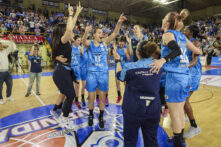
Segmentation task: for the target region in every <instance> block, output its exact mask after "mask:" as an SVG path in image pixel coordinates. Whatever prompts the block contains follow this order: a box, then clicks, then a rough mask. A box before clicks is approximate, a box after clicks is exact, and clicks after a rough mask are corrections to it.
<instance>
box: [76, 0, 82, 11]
mask: <svg viewBox="0 0 221 147" xmlns="http://www.w3.org/2000/svg"><path fill="white" fill-rule="evenodd" d="M82 9H83V7H82V6H81V2H80V1H79V3H78V5H77V10H76V13H77V14H80V13H81V11H82Z"/></svg>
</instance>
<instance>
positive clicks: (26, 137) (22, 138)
mask: <svg viewBox="0 0 221 147" xmlns="http://www.w3.org/2000/svg"><path fill="white" fill-rule="evenodd" d="M30 135H31V134H28V135H26V136H25V137H24V138H22V139H26V138H27V137H29V136H30ZM18 142H19V141H18V140H17V141H16V142H13V143H10V144H7V145H6V146H5V147H7V146H10V145H13V144H15V143H18Z"/></svg>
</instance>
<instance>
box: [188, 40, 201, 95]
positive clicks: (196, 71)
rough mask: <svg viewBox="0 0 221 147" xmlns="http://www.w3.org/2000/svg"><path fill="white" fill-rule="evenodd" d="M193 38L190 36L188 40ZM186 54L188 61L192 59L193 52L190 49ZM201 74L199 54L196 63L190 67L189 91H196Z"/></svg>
mask: <svg viewBox="0 0 221 147" xmlns="http://www.w3.org/2000/svg"><path fill="white" fill-rule="evenodd" d="M194 40H195V38H191V39H190V41H191V42H193V41H194ZM187 56H188V58H189V61H192V60H193V53H192V51H191V50H189V49H188V50H187ZM201 75H202V65H201V63H200V56H199V59H198V61H197V64H196V65H195V66H193V67H191V68H190V77H191V86H190V91H197V90H198V88H199V85H200V79H201Z"/></svg>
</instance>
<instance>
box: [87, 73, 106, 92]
mask: <svg viewBox="0 0 221 147" xmlns="http://www.w3.org/2000/svg"><path fill="white" fill-rule="evenodd" d="M86 81H87V82H86V89H87V91H88V92H95V91H96V89H97V88H98V89H99V90H100V91H103V92H106V91H108V84H109V72H108V71H107V72H96V71H95V72H94V71H88V73H87V79H86Z"/></svg>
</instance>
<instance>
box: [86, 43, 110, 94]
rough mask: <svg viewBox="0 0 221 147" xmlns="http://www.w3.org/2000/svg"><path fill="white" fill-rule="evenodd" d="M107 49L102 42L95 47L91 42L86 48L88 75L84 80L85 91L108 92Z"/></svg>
mask: <svg viewBox="0 0 221 147" xmlns="http://www.w3.org/2000/svg"><path fill="white" fill-rule="evenodd" d="M108 52H109V50H108V48H107V47H106V46H105V45H104V43H103V42H101V43H100V44H99V46H95V44H94V42H93V41H91V43H90V45H89V47H88V73H87V78H86V81H87V82H86V89H87V91H88V92H95V91H96V88H98V89H99V90H100V91H103V92H106V91H108V84H109V72H108V64H107V57H108Z"/></svg>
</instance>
